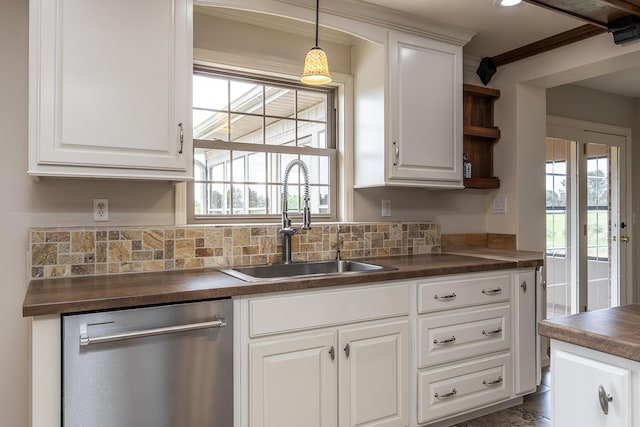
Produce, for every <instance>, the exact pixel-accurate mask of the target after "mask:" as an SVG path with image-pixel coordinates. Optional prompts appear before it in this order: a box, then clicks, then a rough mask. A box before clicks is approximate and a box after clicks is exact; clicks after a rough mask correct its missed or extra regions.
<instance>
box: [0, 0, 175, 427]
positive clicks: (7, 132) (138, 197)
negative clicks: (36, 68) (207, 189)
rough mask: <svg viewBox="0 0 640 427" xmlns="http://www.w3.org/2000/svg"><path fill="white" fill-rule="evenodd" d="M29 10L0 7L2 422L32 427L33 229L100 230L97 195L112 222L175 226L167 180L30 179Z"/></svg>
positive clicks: (9, 2) (13, 1)
mask: <svg viewBox="0 0 640 427" xmlns="http://www.w3.org/2000/svg"><path fill="white" fill-rule="evenodd" d="M28 9H29V2H28V1H26V0H2V2H0V57H1V58H2V60H1V61H0V76H2V78H1V79H0V94H2V95H1V96H0V129H2V132H0V147H2V149H3V153H2V155H0V188H1V190H0V195H1V196H0V197H1V198H2V201H3V202H2V204H0V230H1V231H0V236H2V245H1V248H2V252H1V255H0V271H2V273H3V280H2V287H3V289H2V297H1V298H0V342H1V343H2V345H1V346H0V366H2V380H1V381H0V414H1V416H0V417H1V421H0V424H1V425H3V426H12V427H13V426H15V427H21V426H27V425H28V405H29V393H28V385H29V319H25V318H23V317H22V301H23V299H24V294H25V291H26V288H27V284H28V279H27V260H26V257H27V237H28V233H27V230H28V228H29V227H31V226H58V225H61V226H63V225H64V226H68V225H93V224H94V223H93V222H92V220H91V218H92V217H91V206H92V199H93V198H94V197H95V198H108V199H110V201H111V206H110V207H111V218H112V220H111V221H110V222H109V224H114V225H116V224H118V225H130V224H131V225H132V224H146V225H152V224H153V225H169V224H173V187H172V185H171V184H169V183H166V182H160V183H145V182H109V181H97V180H75V181H70V180H52V179H46V180H42V181H40V182H34V181H33V180H32V179H31V178H30V177H28V176H27V173H26V171H27V91H28V88H27V76H28ZM103 224H104V223H103Z"/></svg>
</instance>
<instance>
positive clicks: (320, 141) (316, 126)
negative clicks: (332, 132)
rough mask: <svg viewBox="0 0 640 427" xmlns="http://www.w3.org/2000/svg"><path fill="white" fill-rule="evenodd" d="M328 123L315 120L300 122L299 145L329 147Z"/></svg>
mask: <svg viewBox="0 0 640 427" xmlns="http://www.w3.org/2000/svg"><path fill="white" fill-rule="evenodd" d="M326 129H327V125H325V124H322V123H313V122H298V146H299V147H316V148H327V140H326V133H327V131H326Z"/></svg>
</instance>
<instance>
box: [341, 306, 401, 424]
mask: <svg viewBox="0 0 640 427" xmlns="http://www.w3.org/2000/svg"><path fill="white" fill-rule="evenodd" d="M338 340H339V343H340V344H339V346H338V348H339V349H340V350H341V352H340V353H341V354H340V362H339V366H338V371H339V388H338V395H339V401H340V403H339V405H338V413H339V423H338V425H339V426H344V427H347V426H348V427H355V426H376V427H392V426H407V425H409V322H408V320H406V319H405V320H399V321H392V322H384V323H380V324H373V325H371V324H366V323H365V324H362V325H355V326H353V327H348V328H345V329H341V330H339V331H338Z"/></svg>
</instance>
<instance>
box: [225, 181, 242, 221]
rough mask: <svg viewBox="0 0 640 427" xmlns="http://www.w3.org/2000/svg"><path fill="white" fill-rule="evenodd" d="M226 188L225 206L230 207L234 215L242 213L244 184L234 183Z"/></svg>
mask: <svg viewBox="0 0 640 427" xmlns="http://www.w3.org/2000/svg"><path fill="white" fill-rule="evenodd" d="M227 188H228V190H227V206H230V207H231V213H233V214H235V215H242V214H244V213H245V212H244V206H245V203H244V194H245V192H244V185H242V184H234V185H231V186H230V187H227Z"/></svg>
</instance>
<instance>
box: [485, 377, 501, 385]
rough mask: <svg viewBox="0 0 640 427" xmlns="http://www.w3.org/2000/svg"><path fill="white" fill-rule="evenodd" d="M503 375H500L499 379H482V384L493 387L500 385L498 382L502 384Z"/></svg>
mask: <svg viewBox="0 0 640 427" xmlns="http://www.w3.org/2000/svg"><path fill="white" fill-rule="evenodd" d="M502 381H503V379H502V377H501V376H500V377H498V379H497V380H493V381H487V380H482V384H484V385H486V386H487V387H491V386H492V385H498V384H502Z"/></svg>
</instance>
